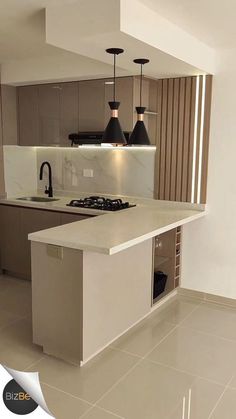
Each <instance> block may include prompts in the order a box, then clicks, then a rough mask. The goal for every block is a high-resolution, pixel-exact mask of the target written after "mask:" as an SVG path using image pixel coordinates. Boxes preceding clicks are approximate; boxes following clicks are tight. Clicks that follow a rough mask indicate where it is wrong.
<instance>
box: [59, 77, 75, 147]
mask: <svg viewBox="0 0 236 419" xmlns="http://www.w3.org/2000/svg"><path fill="white" fill-rule="evenodd" d="M78 88H79V84H78V82H71V83H61V91H60V93H61V94H60V144H61V145H66V146H68V145H70V141H69V140H68V135H69V134H71V133H74V132H78V129H79V100H78Z"/></svg>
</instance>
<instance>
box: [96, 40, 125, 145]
mask: <svg viewBox="0 0 236 419" xmlns="http://www.w3.org/2000/svg"><path fill="white" fill-rule="evenodd" d="M106 52H107V53H108V54H112V55H113V56H114V75H113V101H112V102H108V103H109V106H110V109H111V118H110V121H109V122H108V125H107V127H106V129H105V131H104V133H103V138H102V142H103V143H111V144H116V145H124V144H126V139H125V136H124V133H123V131H122V128H121V126H120V122H119V119H118V109H119V106H120V102H117V101H116V56H117V55H119V54H122V53H123V52H124V50H123V49H121V48H108V49H107V50H106Z"/></svg>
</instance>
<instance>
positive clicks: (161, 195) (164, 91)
mask: <svg viewBox="0 0 236 419" xmlns="http://www.w3.org/2000/svg"><path fill="white" fill-rule="evenodd" d="M167 97H168V80H167V79H164V80H163V81H162V113H161V149H160V174H161V176H160V184H159V188H160V189H159V199H165V173H166V166H165V162H166V126H167Z"/></svg>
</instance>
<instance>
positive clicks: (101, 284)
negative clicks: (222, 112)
mask: <svg viewBox="0 0 236 419" xmlns="http://www.w3.org/2000/svg"><path fill="white" fill-rule="evenodd" d="M62 3H63V2H62ZM82 3H83V4H82ZM90 3H91V1H89V2H88V4H85V2H72V3H71V4H62V5H58V6H56V7H47V8H46V10H45V11H44V12H45V13H41V12H40V16H39V17H38V18H39V21H40V22H41V23H44V24H45V27H46V30H45V33H46V39H47V42H46V44H47V45H46V48H49V50H48V51H49V52H50V53H51V51H52V54H55V55H52V56H53V57H54V59H53V64H52V61H50V62H49V61H48V64H47V65H45V66H44V64H43V63H46V62H47V60H49V58H48V57H49V56H50V54H49V53H46V52H45V55H42V57H41V58H40V57H37V56H35V57H34V56H33V55H32V56H31V57H30V56H29V57H26V58H24V59H23V58H22V59H21V60H19V63H18V64H19V66H17V67H16V66H14V62H13V61H12V62H11V60H9V61H7V60H5V61H3V63H2V77H1V130H0V131H1V141H0V144H1V146H0V160H1V166H0V197H1V199H0V232H1V234H0V255H1V265H0V269H1V281H2V284H3V285H2V286H3V289H6V290H7V294H6V295H8V294H9V298H10V299H11V298H13V294H14V300H15V301H17V293H18V292H19V290H20V295H21V292H22V290H23V289H25V290H26V291H25V292H26V295H27V298H26V299H27V303H26V305H25V306H24V308H23V307H22V308H21V307H20V303H19V307H17V303H14V310H13V312H14V311H15V312H14V313H13V312H12V313H10V310H9V313H8V309H7V307H8V305H7V302H6V303H4V301H3V302H2V303H1V306H2V309H3V311H4V315H5V316H8V315H10V314H11V315H13V319H12V320H11V316H10V320H9V323H8V320H6V330H7V328H8V325H9V330H10V327H11V322H12V321H13V320H14V321H16V322H17V321H22V322H23V323H24V322H27V324H28V326H27V328H28V329H27V330H28V331H27V336H28V337H27V339H28V340H27V344H25V343H24V342H23V341H22V343H20V346H19V345H18V343H17V342H16V346H15V348H16V351H19V353H21V352H22V353H24V351H25V350H26V349H25V348H32V359H31V352H30V351H31V349H29V359H25V358H24V356H22V363H21V362H20V361H18V357H16V358H15V356H14V355H13V354H12V355H10V357H9V358H8V356H7V353H6V352H7V350H6V348H5V347H4V350H3V354H2V358H1V362H2V363H3V364H4V363H5V364H6V365H8V366H9V367H10V368H15V369H19V370H23V371H25V370H27V369H29V368H31V366H32V368H33V369H34V365H35V369H36V370H37V368H39V371H40V366H41V365H42V371H43V370H44V367H43V364H44V363H45V364H47V363H48V369H50V368H51V366H50V365H51V364H50V362H52V365H53V363H54V362H55V363H56V362H58V363H59V364H58V365H65V370H66V369H67V368H68V371H69V369H70V371H71V373H72V369H71V368H72V366H73V367H74V368H77V369H78V371H81V372H78V373H76V374H80V376H79V377H83V374H85V379H86V371H88V369H89V368H91V367H90V365H91V364H90V363H91V362H92V363H93V362H94V363H96V362H97V361H96V360H97V359H99V357H103V356H106V355H105V354H106V353H107V352H106V351H110V350H111V351H114V356H115V354H116V351H119V350H118V349H117V348H118V347H119V342H120V341H121V342H122V341H124V342H125V341H126V339H129V336H131V337H132V335H133V333H135V330H142V327H143V325H145V324H147V322H148V321H150V322H152V321H153V319H156V321H157V322H159V321H160V319H162V316H163V314H162V313H163V312H165V310H166V313H167V316H166V318H168V312H169V311H171V310H172V309H171V304H173V305H176V307H177V308H176V311H177V314H176V313H175V315H174V317H175V316H177V317H175V320H174V321H173V320H171V321H168V320H167V323H168V324H165V326H161V327H164V328H165V327H166V333H164V335H163V338H164V336H167V335H168V333H169V332H170V331H171V330H172V329H171V326H170V325H171V324H172V325H173V324H176V323H175V322H176V321H177V320H176V318H178V315H179V314H178V313H179V312H180V313H182V310H183V311H184V312H185V310H186V313H185V315H184V317H183V318H182V317H181V316H182V314H180V317H181V320H178V322H179V321H182V320H184V318H185V316H186V317H187V315H190V314H191V312H192V310H194V309H195V308H196V309H198V306H199V305H200V304H201V303H202V299H205V300H207V301H208V300H209V301H217V298H219V296H218V295H217V293H216V294H215V293H214V292H211V293H210V292H209V293H207V291H206V292H205V293H204V292H203V291H202V290H201V289H198V286H197V284H196V287H193V288H191V287H190V288H189V287H188V286H185V284H186V276H185V275H184V278H183V279H182V265H184V269H183V270H184V272H185V271H186V266H187V265H188V261H186V254H188V253H189V248H187V247H186V241H185V237H186V236H185V232H187V231H189V230H187V228H189V227H188V226H189V225H191V226H190V227H191V228H192V224H193V225H195V226H196V227H193V231H194V232H195V233H194V234H193V236H192V238H190V240H192V241H193V242H196V234H197V233H196V229H197V226H198V225H200V224H199V223H200V222H201V220H205V219H207V217H208V213H209V212H208V205H207V204H208V200H207V193H208V190H207V184H208V160H209V138H210V114H211V99H212V81H213V73H214V71H212V67H211V66H212V63H211V56H210V54H207V48H206V49H204V47H203V46H201V45H200V44H199V45H198V48H199V51H201V48H202V54H201V57H200V55H199V61H198V63H197V60H196V57H195V58H193V57H192V56H191V53H190V50H188V48H187V44H188V42H187V38H186V45H185V46H186V49H185V52H186V57H185V59H184V57H183V55H181V54H180V52H179V53H178V54H174V53H173V54H172V53H170V48H169V47H168V48H167V45H166V46H165V48H164V47H163V49H161V48H157V47H156V46H155V45H154V41H152V43H151V42H150V43H149V44H147V45H145V34H143V35H142V36H143V40H140V39H139V38H138V36H137V38H135V37H134V36H133V35H134V33H135V28H134V27H133V30H134V33H133V35H132V34H131V33H128V32H130V31H131V29H130V27H132V25H130V27H129V29H127V28H128V26H127V28H126V26H125V25H126V24H127V23H126V20H125V19H127V16H128V15H129V12H130V9H129V7H130V6H128V5H125V4H124V2H123V1H122V0H121V1H119V3H120V7H121V9H120V12H121V13H120V15H119V18H118V14H117V15H116V13H114V15H113V17H112V18H111V19H110V21H109V25H108V27H107V28H106V31H104V32H103V30H102V29H101V27H102V25H101V23H103V24H104V23H105V22H106V23H107V16H108V15H109V16H110V17H111V15H112V9H113V8H115V9H114V10H116V11H117V12H118V10H117V9H116V8H117V5H115V2H113V1H112V2H110V4H108V2H107V1H105V0H104V1H102V4H101V5H100V6H101V7H100V10H99V8H98V7H97V6H96V7H94V9H93V13H92V15H93V18H94V19H95V20H94V21H93V25H94V26H93V27H92V28H91V26H89V22H90V25H91V21H90V20H89V14H90V12H91V4H90ZM134 3H135V4H136V3H137V4H136V6H137V10H138V11H137V10H136V15H135V17H132V16H131V15H130V23H131V21H132V19H133V22H136V24H137V22H139V24H141V23H140V17H141V15H142V14H143V13H144V12H145V13H146V14H147V16H148V21H149V22H151V21H152V19H153V18H155V19H158V15H157V14H156V13H155V12H153V11H151V9H149V8H147V6H145V7H144V9H143V6H142V5H141V2H136V1H135V2H134ZM41 11H42V10H41ZM78 11H80V15H79V14H78ZM154 15H155V16H154ZM75 16H76V19H78V22H77V24H76V25H75V21H74V18H75ZM78 16H79V17H78ZM118 19H120V20H122V19H123V26H122V25H121V27H122V30H118V29H117V20H118ZM135 19H136V21H135ZM86 22H87V23H88V24H86ZM98 22H99V24H98ZM61 25H63V28H64V30H63V31H60V27H61ZM166 25H167V28H168V25H171V23H170V22H169V23H166ZM42 28H43V27H42ZM42 28H41V30H42V31H44V29H42ZM114 28H116V31H114V33H113V32H112V31H111V32H109V30H111V29H114ZM167 28H166V30H167ZM169 28H170V27H169ZM175 29H176V36H177V37H178V36H180V35H181V34H180V33H179V34H178V30H177V27H176V28H174V27H173V28H172V31H175ZM163 31H164V29H163ZM65 33H66V36H65ZM108 33H109V35H110V38H109V41H107V39H108V36H107V34H108ZM124 33H125V35H124ZM140 33H141V32H140ZM88 34H89V36H90V37H89V36H88ZM140 36H141V35H140ZM181 36H182V35H181ZM74 39H80V41H81V42H80V43H77V42H74ZM95 40H96V41H95ZM40 42H41V41H40ZM44 43H45V41H44ZM112 44H113V45H115V47H116V48H111V46H112ZM117 46H119V47H122V48H117ZM123 47H124V50H123ZM60 49H61V50H60ZM45 51H46V50H45ZM54 51H55V52H54ZM187 52H188V54H189V55H188V57H187ZM47 54H48V55H47ZM140 57H142V58H140ZM143 57H146V58H143ZM204 58H205V61H204ZM40 59H42V65H41V66H39V65H38V64H39V61H37V60H40ZM29 60H31V65H30V66H29V65H28V64H29ZM77 61H78V63H77ZM212 62H213V61H212ZM58 63H61V65H58ZM70 63H71V67H70ZM74 64H75V65H74ZM85 67H86V70H85ZM63 72H64V73H63ZM188 237H190V236H188ZM199 263H200V261H199ZM196 272H197V270H196ZM196 274H197V273H196ZM68 284H69V286H68ZM11 289H12V295H10V294H11V291H10V290H11ZM15 293H16V294H15ZM31 293H32V294H31ZM201 293H202V294H203V293H204V295H202V294H201ZM31 295H32V301H31ZM221 298H225V302H224V304H229V302H228V299H229V298H227V297H221ZM10 306H11V302H10V303H9V307H10ZM15 306H16V307H15ZM26 306H27V307H26ZM31 311H32V319H31ZM26 313H27V314H26ZM25 314H26V316H25ZM14 316H16V318H14ZM3 317H4V316H3ZM170 317H171V316H170ZM31 321H32V324H31ZM172 321H173V323H172ZM165 322H166V319H165ZM178 322H177V324H178ZM16 324H17V323H16ZM0 325H1V320H0ZM0 331H1V329H0ZM9 333H10V332H9ZM0 334H1V333H0ZM151 334H152V333H151ZM22 336H23V334H22ZM21 338H22V337H20V338H19V339H20V340H21ZM12 339H13V341H14V339H17V338H15V335H14V336H12ZM22 339H23V338H22ZM152 339H154V340H155V339H156V338H155V337H152ZM161 339H162V337H161V338H160V337H158V339H157V340H155V345H156V344H157V343H158V344H159V341H161ZM8 340H9V338H7V337H6V342H7V341H8ZM131 340H132V339H131ZM148 341H149V340H148ZM117 345H118V346H117ZM142 345H144V343H143V342H142V344H141V346H142ZM151 345H152V348H151V347H150V348H147V349H149V351H148V350H146V352H145V353H142V354H141V358H142V357H144V358H145V356H146V355H147V354H148V352H150V350H151V349H153V348H154V346H155V345H154V342H152V344H151ZM13 346H14V345H13ZM0 347H1V343H0ZM6 347H7V346H6ZM128 347H129V345H128ZM114 348H115V349H114ZM11 350H13V349H11ZM27 350H28V349H27ZM35 351H36V352H35ZM122 351H123V352H122ZM133 351H134V354H136V352H138V351H139V349H138V347H137V348H135V349H132V350H131V353H130V352H129V349H121V350H120V353H122V354H123V355H124V354H126V355H127V357H128V356H131V355H132V354H133ZM120 353H119V355H120ZM134 354H133V355H134ZM0 355H1V348H0ZM123 355H122V356H123ZM139 356H140V355H139ZM147 356H148V355H147ZM97 357H98V358H97ZM26 358H27V357H26ZM134 358H135V356H134ZM40 359H42V361H40ZM30 361H32V362H30ZM131 361H132V360H131V359H130V364H129V367H128V369H127V371H128V370H129V368H130V369H132V365H133V364H132V362H131ZM133 361H134V362H135V359H134V360H133ZM127 362H128V361H127ZM60 363H61V364H60ZM58 368H59V367H58ZM60 368H62V369H63V368H64V367H60ZM83 371H85V372H83ZM125 373H126V371H123V373H122V374H124V375H125ZM42 374H43V375H44V372H42ZM45 374H46V373H45ZM72 374H73V373H72ZM46 375H47V374H46ZM46 375H45V376H46ZM118 375H119V374H118ZM118 375H116V378H114V380H113V378H111V380H108V381H107V382H106V384H105V386H104V389H103V390H102V393H101V394H96V396H94V397H93V396H92V395H90V394H89V390H88V391H87V390H86V389H85V390H79V391H78V392H77V390H76V391H74V392H73V391H72V390H70V391H68V393H70V395H72V396H75V397H77V398H78V400H79V399H81V402H82V405H83V403H85V404H86V403H88V404H90V408H89V407H88V416H87V413H86V410H87V409H86V406H85V405H84V406H83V407H84V409H83V408H82V407H81V415H82V416H84V415H85V416H84V417H88V418H89V417H90V416H89V415H90V413H89V410H90V409H91V414H92V413H93V412H92V411H94V412H95V411H96V412H97V417H98V415H99V414H101V410H102V409H103V410H102V412H103V413H104V412H106V414H107V415H109V416H110V417H111V418H112V417H113V416H114V417H115V415H118V417H127V418H128V417H130V418H131V416H126V415H127V412H124V411H122V409H121V407H120V405H119V407H117V408H116V409H115V408H114V410H113V408H111V409H110V408H109V403H108V404H107V405H106V403H105V404H104V405H102V404H101V406H100V407H99V403H98V406H97V402H98V400H99V399H100V398H101V397H102V395H104V394H105V393H106V391H108V388H109V386H112V385H113V384H114V383H115V382H117V381H119V378H120V377H119V376H118ZM207 378H209V379H214V376H213V375H210V376H209V377H207ZM81 380H82V381H81V385H82V386H83V379H81ZM89 380H90V379H89ZM105 381H106V380H105ZM216 381H217V380H216ZM42 382H43V386H46V389H45V392H46V393H45V394H47V392H49V393H50V390H49V387H50V386H52V387H53V386H54V387H55V389H54V390H55V391H60V390H61V391H65V390H66V389H65V387H64V386H62V385H60V384H59V380H58V381H57V382H56V384H55V382H54V381H53V379H51V377H49V378H45V379H44V378H43V380H42ZM108 382H109V383H108ZM177 382H178V380H177ZM93 384H94V383H93V382H92V381H91V382H90V385H91V386H93ZM221 384H222V383H221ZM223 384H225V383H223ZM87 393H88V394H87ZM95 393H96V392H95ZM98 393H99V392H98ZM48 397H49V399H50V400H49V402H48V403H49V406H50V403H51V405H52V406H53V407H52V410H53V411H54V410H55V412H56V414H57V415H60V413H58V406H57V404H56V403H55V401H54V402H53V401H52V400H51V398H50V395H49V396H48ZM46 399H47V397H46ZM177 399H178V400H177ZM177 399H176V401H175V405H176V406H177V405H178V403H179V402H180V401H181V400H182V394H181V396H180V395H178V397H177ZM78 400H77V401H78ZM47 401H48V400H47ZM65 405H67V406H68V402H66V401H65ZM143 408H144V406H142V407H141V408H140V415H142V417H144V416H143V415H144V411H143V410H142V409H143ZM79 409H80V408H79ZM99 409H100V410H99ZM98 411H99V412H100V413H99V412H98ZM96 412H95V413H96ZM95 413H94V414H95ZM169 413H170V412H169ZM152 414H153V413H152ZM104 415H105V413H104ZM58 417H59V416H58ZM64 417H65V416H64ZM78 417H80V413H79V416H78ZM91 417H92V416H91ZM94 417H96V416H94ZM101 417H102V416H101ZM136 417H139V416H137V412H136ZM140 417H141V416H140ZM151 417H152V416H151V413H150V418H151ZM164 417H167V416H163V418H164ZM109 419H110V418H109Z"/></svg>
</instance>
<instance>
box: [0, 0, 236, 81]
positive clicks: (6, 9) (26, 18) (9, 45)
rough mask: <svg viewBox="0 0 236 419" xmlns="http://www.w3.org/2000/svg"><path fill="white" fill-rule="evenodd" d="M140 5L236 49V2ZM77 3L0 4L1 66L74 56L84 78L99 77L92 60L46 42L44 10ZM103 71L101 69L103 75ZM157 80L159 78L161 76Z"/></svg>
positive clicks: (27, 0) (8, 0)
mask: <svg viewBox="0 0 236 419" xmlns="http://www.w3.org/2000/svg"><path fill="white" fill-rule="evenodd" d="M94 1H97V0H94ZM127 1H128V0H127ZM141 1H142V2H143V3H144V4H146V5H147V6H149V7H150V8H153V9H154V10H155V11H157V12H159V13H160V14H161V15H163V16H164V17H165V18H167V19H169V20H170V21H172V22H173V23H175V24H177V25H179V26H181V27H182V28H183V29H184V30H186V31H187V32H189V33H191V34H193V35H194V36H196V37H197V38H199V39H201V40H202V41H204V42H206V43H208V44H209V45H211V46H214V47H218V46H227V47H229V46H233V45H236V25H235V24H234V20H235V19H234V16H235V13H233V12H234V11H235V12H236V1H235V0H225V2H220V1H219V0H198V2H196V0H178V1H177V0H141ZM74 2H76V0H0V63H9V62H17V61H16V60H21V61H22V60H29V59H40V58H41V57H42V58H43V59H44V60H46V59H47V57H50V58H51V57H53V56H55V57H56V56H60V57H63V56H64V57H65V58H64V59H65V60H67V61H68V60H70V55H71V57H72V58H73V60H74V57H75V56H76V60H77V63H78V65H79V63H81V65H82V67H83V70H84V76H86V65H87V68H88V71H89V72H90V77H91V76H93V74H94V76H96V65H97V66H99V64H100V66H101V64H102V63H101V62H100V63H99V62H98V61H96V60H94V67H93V69H92V70H93V72H91V57H90V59H88V58H87V57H85V56H82V55H78V54H73V53H70V52H68V51H67V52H66V53H65V51H64V50H62V49H60V48H56V47H54V46H51V45H48V44H46V42H45V18H44V8H46V7H51V6H58V5H66V4H71V3H74ZM226 28H227V31H226V30H225V29H226ZM122 46H123V45H122ZM124 47H125V45H124ZM73 60H72V61H73ZM176 61H178V60H176ZM163 62H164V57H163ZM14 65H15V64H14ZM179 65H180V64H179ZM182 65H183V64H182ZM105 66H106V67H105V68H104V76H105V75H106V74H109V72H110V68H111V67H110V66H109V65H108V64H105ZM171 67H173V65H172V66H171ZM180 68H181V66H180ZM102 70H103V69H102ZM102 70H101V68H100V73H101V72H102ZM184 74H185V73H184V72H183V75H184ZM161 75H162V74H161ZM156 76H159V77H160V75H158V74H157V75H156Z"/></svg>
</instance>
